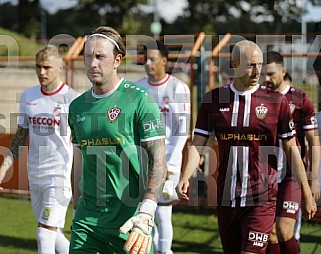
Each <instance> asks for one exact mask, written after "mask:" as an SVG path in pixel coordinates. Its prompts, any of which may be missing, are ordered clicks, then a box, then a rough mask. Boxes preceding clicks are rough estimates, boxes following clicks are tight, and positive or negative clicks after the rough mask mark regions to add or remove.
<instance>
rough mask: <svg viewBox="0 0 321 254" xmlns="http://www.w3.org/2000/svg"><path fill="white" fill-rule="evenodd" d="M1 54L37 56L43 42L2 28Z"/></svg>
mask: <svg viewBox="0 0 321 254" xmlns="http://www.w3.org/2000/svg"><path fill="white" fill-rule="evenodd" d="M0 42H1V43H0V56H35V54H36V53H37V51H38V50H39V49H40V48H41V46H42V44H40V43H37V41H36V40H34V42H32V40H30V39H27V38H26V37H24V36H22V35H19V34H17V33H15V32H12V31H9V30H6V29H3V28H0Z"/></svg>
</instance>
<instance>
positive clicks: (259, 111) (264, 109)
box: [255, 103, 268, 120]
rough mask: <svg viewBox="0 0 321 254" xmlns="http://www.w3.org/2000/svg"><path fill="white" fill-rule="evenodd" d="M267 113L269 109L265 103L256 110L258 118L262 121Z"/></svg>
mask: <svg viewBox="0 0 321 254" xmlns="http://www.w3.org/2000/svg"><path fill="white" fill-rule="evenodd" d="M267 112H268V108H267V107H265V106H264V104H263V103H262V104H261V105H260V106H257V107H256V108H255V114H256V117H257V118H258V119H260V120H263V119H264V118H265V117H266V115H267Z"/></svg>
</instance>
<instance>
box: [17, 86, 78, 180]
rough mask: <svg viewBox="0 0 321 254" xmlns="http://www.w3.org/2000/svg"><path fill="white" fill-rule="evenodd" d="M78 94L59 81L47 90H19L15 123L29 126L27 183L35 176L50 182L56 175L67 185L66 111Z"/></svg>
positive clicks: (69, 160)
mask: <svg viewBox="0 0 321 254" xmlns="http://www.w3.org/2000/svg"><path fill="white" fill-rule="evenodd" d="M78 95H79V93H78V92H77V91H76V90H74V89H72V88H70V87H69V86H67V85H65V84H63V83H62V84H61V85H60V86H59V87H58V88H57V89H56V90H55V91H53V92H51V93H46V92H44V91H43V90H42V89H41V86H35V87H31V88H29V89H27V90H26V91H24V93H23V94H22V96H21V99H20V115H19V119H18V125H19V126H20V127H22V128H25V129H29V151H28V176H29V181H30V184H32V183H34V182H35V183H36V182H37V181H38V182H40V181H39V180H41V183H48V184H51V183H53V182H52V181H57V180H58V179H59V181H63V182H64V185H65V184H69V185H70V175H71V167H72V160H73V153H72V151H73V147H72V143H71V132H70V128H69V126H68V111H69V105H70V102H71V101H72V100H73V99H75V98H76V97H77V96H78ZM54 179H55V180H54ZM65 186H66V185H65Z"/></svg>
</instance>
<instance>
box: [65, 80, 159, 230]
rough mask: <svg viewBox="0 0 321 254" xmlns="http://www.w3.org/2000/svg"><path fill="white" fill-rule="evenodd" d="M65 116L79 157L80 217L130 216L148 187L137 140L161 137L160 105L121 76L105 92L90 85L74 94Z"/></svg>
mask: <svg viewBox="0 0 321 254" xmlns="http://www.w3.org/2000/svg"><path fill="white" fill-rule="evenodd" d="M68 121H69V124H70V127H71V132H72V142H73V144H76V145H79V146H80V148H81V151H82V156H83V166H82V171H83V173H82V180H81V184H80V191H81V195H82V196H81V199H80V202H79V204H80V206H83V207H86V209H85V210H86V212H81V211H79V214H80V215H79V216H80V217H83V218H86V220H87V222H88V223H90V224H93V225H97V226H100V225H101V226H102V227H106V226H108V227H119V226H121V225H122V224H123V223H124V222H125V221H126V220H127V219H128V218H130V217H131V216H133V214H134V213H135V211H136V209H137V206H138V204H139V202H140V201H141V200H142V198H143V196H144V194H145V191H146V188H147V180H148V169H147V164H148V159H147V153H146V151H145V150H144V149H143V148H141V146H140V145H141V143H142V142H144V141H149V140H155V139H160V138H164V137H165V130H164V122H163V119H162V118H161V113H160V111H159V108H158V106H157V104H156V103H155V102H154V100H153V99H152V97H151V96H150V95H149V93H148V91H147V90H146V89H144V88H142V87H140V86H138V85H137V84H136V83H133V82H130V81H126V80H124V79H121V80H120V82H119V83H118V84H117V86H116V87H115V89H113V91H111V92H109V93H108V94H106V95H104V96H97V95H95V94H93V90H92V89H89V90H88V91H86V92H85V93H83V94H82V95H81V96H79V97H78V98H76V99H75V100H74V101H73V102H72V103H71V105H70V109H69V120H68ZM79 204H78V205H79ZM78 205H77V210H78ZM89 211H90V212H89ZM82 213H86V214H82ZM88 213H90V214H88ZM77 214H78V211H77ZM77 217H78V216H77Z"/></svg>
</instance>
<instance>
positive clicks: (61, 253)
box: [55, 228, 69, 254]
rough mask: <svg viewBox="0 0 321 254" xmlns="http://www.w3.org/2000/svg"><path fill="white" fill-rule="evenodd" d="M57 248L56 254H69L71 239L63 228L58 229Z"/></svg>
mask: <svg viewBox="0 0 321 254" xmlns="http://www.w3.org/2000/svg"><path fill="white" fill-rule="evenodd" d="M55 248H56V254H68V253H69V241H68V239H67V238H66V237H65V235H64V233H63V231H62V229H61V228H58V229H57V236H56V245H55Z"/></svg>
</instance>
